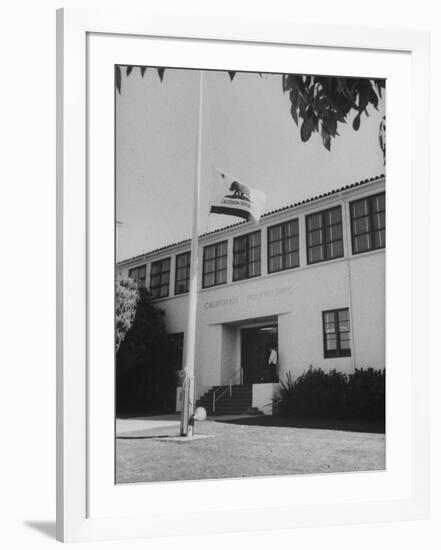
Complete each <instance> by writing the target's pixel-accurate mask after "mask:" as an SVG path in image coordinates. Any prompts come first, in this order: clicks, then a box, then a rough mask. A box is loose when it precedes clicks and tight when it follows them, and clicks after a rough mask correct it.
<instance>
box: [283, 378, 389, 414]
mask: <svg viewBox="0 0 441 550" xmlns="http://www.w3.org/2000/svg"><path fill="white" fill-rule="evenodd" d="M274 405H275V410H276V413H277V414H279V415H280V416H291V417H309V418H333V419H354V420H356V419H357V420H384V418H385V371H384V370H374V369H371V368H369V369H356V370H355V372H354V373H352V374H349V375H347V374H343V373H341V372H338V371H337V370H335V369H334V370H331V371H330V372H328V373H326V372H324V371H323V370H322V369H313V368H312V367H310V368H309V369H308V370H307V371H305V372H304V373H303V374H302V375H301V376H299V377H298V378H297V379H295V380H294V378H293V377H292V375H291V373H288V374H287V376H286V380H285V381H284V382H281V384H280V389H279V392H278V394H277V396H276V398H275V399H274Z"/></svg>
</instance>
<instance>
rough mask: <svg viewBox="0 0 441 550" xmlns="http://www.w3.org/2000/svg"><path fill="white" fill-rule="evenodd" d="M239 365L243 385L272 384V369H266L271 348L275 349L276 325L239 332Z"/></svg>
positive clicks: (273, 379) (244, 329)
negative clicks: (241, 371)
mask: <svg viewBox="0 0 441 550" xmlns="http://www.w3.org/2000/svg"><path fill="white" fill-rule="evenodd" d="M241 344H242V345H241V364H242V368H243V380H244V384H256V383H258V382H274V381H275V376H274V375H275V373H274V367H273V368H272V369H271V368H269V367H268V359H269V356H270V353H271V347H275V348H276V349H277V325H270V326H265V327H252V328H243V329H242V330H241Z"/></svg>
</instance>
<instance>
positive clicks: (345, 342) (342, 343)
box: [340, 336, 351, 349]
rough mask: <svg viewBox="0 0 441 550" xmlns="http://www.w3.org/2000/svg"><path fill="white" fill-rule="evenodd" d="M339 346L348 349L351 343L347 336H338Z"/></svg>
mask: <svg viewBox="0 0 441 550" xmlns="http://www.w3.org/2000/svg"><path fill="white" fill-rule="evenodd" d="M340 347H341V348H342V349H350V347H351V343H350V339H349V336H348V337H347V338H343V336H342V337H341V338H340Z"/></svg>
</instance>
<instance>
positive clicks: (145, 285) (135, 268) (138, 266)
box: [128, 264, 147, 288]
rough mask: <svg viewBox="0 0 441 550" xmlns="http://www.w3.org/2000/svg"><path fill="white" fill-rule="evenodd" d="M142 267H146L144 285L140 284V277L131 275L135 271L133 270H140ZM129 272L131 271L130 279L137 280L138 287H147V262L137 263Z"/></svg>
mask: <svg viewBox="0 0 441 550" xmlns="http://www.w3.org/2000/svg"><path fill="white" fill-rule="evenodd" d="M142 267H143V268H144V277H143V278H144V286H140V285H139V278H138V277H136V278H134V277H132V275H131V274H132V273H133V271H135V270H136V271H139V270H140V269H141V268H142ZM128 273H129V279H132V280H133V281H135V283H136V286H137V287H138V288H147V264H141V265H137V266H135V267H132V268H130V269H129V271H128Z"/></svg>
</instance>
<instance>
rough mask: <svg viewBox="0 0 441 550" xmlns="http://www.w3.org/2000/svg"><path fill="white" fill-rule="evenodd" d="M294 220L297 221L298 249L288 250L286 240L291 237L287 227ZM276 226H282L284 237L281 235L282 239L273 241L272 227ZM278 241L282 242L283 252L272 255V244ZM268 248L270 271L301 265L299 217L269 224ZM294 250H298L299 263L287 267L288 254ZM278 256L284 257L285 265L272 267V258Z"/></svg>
mask: <svg viewBox="0 0 441 550" xmlns="http://www.w3.org/2000/svg"><path fill="white" fill-rule="evenodd" d="M293 222H297V235H295V236H296V237H297V249H296V250H291V251H287V250H286V240H287V239H288V238H289V237H288V236H287V235H286V228H287V226H288V224H290V223H293ZM275 227H281V228H282V237H281V239H276V240H274V241H271V240H270V231H271V229H274V228H275ZM278 241H280V242H281V243H282V253H281V254H274V255H273V256H271V251H270V248H271V246H270V245H271V244H273V243H275V242H278ZM266 248H267V251H266V252H267V271H268V273H279V272H280V271H286V270H287V269H296V268H297V267H300V223H299V218H293V219H291V220H288V221H285V222H280V223H276V224H274V225H270V226H268V228H267V238H266ZM292 252H297V255H298V259H297V265H293V266H291V267H287V266H286V259H287V255H288V254H290V253H292ZM277 256H280V257H281V258H282V264H283V267H281V268H280V269H271V259H272V258H275V257H277Z"/></svg>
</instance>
